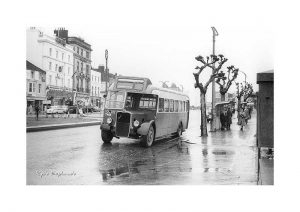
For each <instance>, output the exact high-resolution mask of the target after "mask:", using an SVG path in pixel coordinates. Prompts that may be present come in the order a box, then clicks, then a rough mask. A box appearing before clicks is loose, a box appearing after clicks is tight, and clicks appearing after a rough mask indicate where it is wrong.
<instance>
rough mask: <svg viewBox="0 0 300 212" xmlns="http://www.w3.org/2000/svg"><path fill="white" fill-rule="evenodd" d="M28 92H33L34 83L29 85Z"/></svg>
mask: <svg viewBox="0 0 300 212" xmlns="http://www.w3.org/2000/svg"><path fill="white" fill-rule="evenodd" d="M28 92H32V83H31V82H30V83H29V89H28Z"/></svg>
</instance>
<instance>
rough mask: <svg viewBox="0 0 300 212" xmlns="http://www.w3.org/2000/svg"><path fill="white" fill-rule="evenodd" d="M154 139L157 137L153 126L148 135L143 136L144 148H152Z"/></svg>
mask: <svg viewBox="0 0 300 212" xmlns="http://www.w3.org/2000/svg"><path fill="white" fill-rule="evenodd" d="M154 137H155V130H154V128H153V125H151V126H150V128H149V131H148V134H147V135H143V136H142V140H141V144H142V145H143V146H144V147H150V146H151V145H152V143H153V141H154Z"/></svg>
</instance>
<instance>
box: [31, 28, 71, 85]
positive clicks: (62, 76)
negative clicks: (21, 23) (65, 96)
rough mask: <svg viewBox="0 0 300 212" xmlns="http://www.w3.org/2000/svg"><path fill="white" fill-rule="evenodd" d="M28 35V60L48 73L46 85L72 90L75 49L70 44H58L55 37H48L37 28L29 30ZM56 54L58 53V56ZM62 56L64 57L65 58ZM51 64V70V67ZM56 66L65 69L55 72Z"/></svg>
mask: <svg viewBox="0 0 300 212" xmlns="http://www.w3.org/2000/svg"><path fill="white" fill-rule="evenodd" d="M26 35H27V36H26V59H27V60H28V61H29V62H31V63H33V64H34V65H36V66H37V67H39V68H41V69H43V70H44V71H46V85H54V86H59V87H62V86H65V87H68V88H70V89H72V88H73V80H72V75H73V69H74V66H73V62H74V52H73V48H72V47H71V46H70V45H68V44H67V45H65V46H62V45H60V44H58V43H57V42H56V41H55V37H54V36H53V37H51V36H49V35H46V34H44V33H43V32H42V31H40V30H39V29H37V28H29V29H27V31H26ZM50 48H51V55H50ZM56 52H57V53H58V54H57V56H56ZM62 54H63V55H64V56H63V57H62ZM69 58H70V59H69ZM50 62H51V69H50V67H49V63H50ZM56 66H57V67H59V66H61V67H63V68H62V71H61V72H59V71H58V68H57V70H55V67H56ZM57 76H58V77H59V78H57ZM50 78H51V82H50ZM56 79H57V84H56Z"/></svg>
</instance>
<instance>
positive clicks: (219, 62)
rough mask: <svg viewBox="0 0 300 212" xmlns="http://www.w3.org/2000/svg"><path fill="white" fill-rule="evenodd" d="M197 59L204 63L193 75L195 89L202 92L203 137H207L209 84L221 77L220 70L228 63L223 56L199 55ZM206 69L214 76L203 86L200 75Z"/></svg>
mask: <svg viewBox="0 0 300 212" xmlns="http://www.w3.org/2000/svg"><path fill="white" fill-rule="evenodd" d="M195 59H196V60H197V61H198V62H200V63H202V65H201V66H200V67H199V66H197V67H196V68H195V69H196V70H198V72H197V73H193V75H194V78H195V82H196V83H195V88H198V89H199V90H200V100H201V102H200V104H201V136H207V120H206V99H205V95H206V92H207V88H208V86H209V84H210V83H211V82H212V81H213V80H214V79H216V78H218V77H220V76H221V75H220V73H219V71H220V69H221V68H222V66H223V65H224V63H225V62H226V61H227V58H225V57H224V56H223V55H221V54H220V55H218V56H216V55H211V56H210V57H206V58H204V57H202V56H201V55H199V56H198V57H195ZM205 68H210V69H211V70H212V74H211V75H210V77H209V79H208V81H207V82H206V83H205V84H204V85H203V84H202V83H201V82H200V79H199V78H200V74H201V73H202V72H203V71H204V69H205Z"/></svg>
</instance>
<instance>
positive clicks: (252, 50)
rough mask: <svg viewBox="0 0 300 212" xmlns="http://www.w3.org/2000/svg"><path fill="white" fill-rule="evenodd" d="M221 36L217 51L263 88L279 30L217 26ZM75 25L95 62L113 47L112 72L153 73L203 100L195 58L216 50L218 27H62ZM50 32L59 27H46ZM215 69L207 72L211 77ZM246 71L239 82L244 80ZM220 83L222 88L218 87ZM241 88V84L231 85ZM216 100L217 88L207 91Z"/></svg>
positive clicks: (153, 78)
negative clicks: (260, 78)
mask: <svg viewBox="0 0 300 212" xmlns="http://www.w3.org/2000/svg"><path fill="white" fill-rule="evenodd" d="M214 26H215V27H216V29H217V30H218V33H219V35H218V36H217V37H216V46H215V50H216V54H223V55H224V56H225V57H226V58H228V61H227V62H226V63H225V65H224V68H223V69H222V70H227V68H226V67H227V66H229V65H234V66H235V67H237V68H239V69H240V70H241V71H243V72H244V73H245V74H246V79H247V81H248V82H250V83H252V84H253V86H254V89H255V90H257V85H256V73H257V72H262V71H267V70H270V69H273V68H274V67H273V34H272V29H270V28H260V27H259V26H253V27H248V26H247V27H246V26H238V27H232V26H222V25H220V26H219V25H214ZM57 27H65V28H66V29H68V30H69V36H80V37H82V38H83V39H84V40H85V41H86V42H88V43H89V44H91V45H92V49H93V51H92V54H91V55H92V56H91V57H92V66H93V67H97V66H98V65H100V64H105V56H104V52H105V49H107V50H108V52H109V59H108V67H109V69H110V72H111V73H118V74H121V75H127V76H139V77H147V78H150V80H151V81H152V82H153V83H155V84H158V83H160V81H168V84H169V85H170V83H172V82H174V83H175V84H177V85H178V86H179V85H182V86H183V88H184V91H185V92H187V93H188V94H189V96H190V99H191V104H192V105H199V104H200V98H199V94H200V93H199V90H198V89H195V88H194V83H195V82H194V78H193V72H195V71H196V70H195V67H196V66H197V65H199V66H200V65H201V64H200V63H199V62H197V61H196V60H195V57H196V56H198V55H202V56H208V55H210V54H212V30H211V27H210V26H208V25H207V26H203V27H201V26H200V27H197V28H194V27H181V28H176V27H143V28H136V27H127V28H115V29H105V28H95V27H84V28H81V26H79V27H78V26H68V25H63V26H57ZM43 29H44V30H45V31H46V32H47V33H48V34H51V35H52V34H53V30H54V28H51V27H43ZM210 73H211V69H209V68H208V69H206V70H205V71H204V72H203V73H202V74H201V75H200V79H201V81H202V82H206V81H207V79H208V77H209V74H210ZM244 79H245V75H244V74H243V73H240V74H239V76H238V78H237V81H240V82H242V81H244ZM218 89H219V87H218V85H216V91H217V92H218ZM230 91H231V92H235V86H234V85H233V86H232V88H231V89H230ZM206 98H207V101H210V99H211V89H210V87H209V90H208V92H207V97H206Z"/></svg>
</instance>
